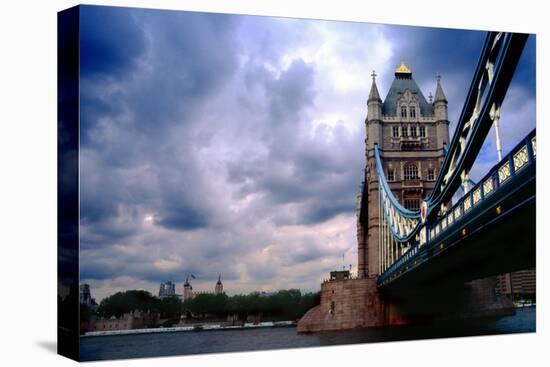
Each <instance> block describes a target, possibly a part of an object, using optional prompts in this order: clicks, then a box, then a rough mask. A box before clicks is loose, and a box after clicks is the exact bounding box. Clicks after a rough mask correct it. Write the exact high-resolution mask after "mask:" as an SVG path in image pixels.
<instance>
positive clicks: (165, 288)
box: [159, 280, 176, 298]
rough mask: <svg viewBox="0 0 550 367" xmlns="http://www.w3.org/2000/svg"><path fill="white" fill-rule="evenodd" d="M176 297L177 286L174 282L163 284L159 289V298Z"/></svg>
mask: <svg viewBox="0 0 550 367" xmlns="http://www.w3.org/2000/svg"><path fill="white" fill-rule="evenodd" d="M175 295H176V284H174V283H173V282H172V281H170V280H169V281H167V282H166V283H161V284H160V288H159V298H166V297H174V296H175Z"/></svg>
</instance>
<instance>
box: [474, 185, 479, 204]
mask: <svg viewBox="0 0 550 367" xmlns="http://www.w3.org/2000/svg"><path fill="white" fill-rule="evenodd" d="M473 197H474V205H476V204H477V203H479V202H480V201H481V187H478V188H477V189H475V191H474V195H473Z"/></svg>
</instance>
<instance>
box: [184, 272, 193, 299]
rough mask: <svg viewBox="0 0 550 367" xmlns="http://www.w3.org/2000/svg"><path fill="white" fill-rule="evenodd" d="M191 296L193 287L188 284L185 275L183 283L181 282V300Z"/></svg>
mask: <svg viewBox="0 0 550 367" xmlns="http://www.w3.org/2000/svg"><path fill="white" fill-rule="evenodd" d="M193 296H194V295H193V287H192V286H191V284H189V277H187V278H185V283H184V284H183V300H184V301H187V300H190V299H192V298H193Z"/></svg>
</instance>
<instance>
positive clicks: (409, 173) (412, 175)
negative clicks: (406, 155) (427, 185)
mask: <svg viewBox="0 0 550 367" xmlns="http://www.w3.org/2000/svg"><path fill="white" fill-rule="evenodd" d="M403 173H404V178H405V180H418V179H419V177H418V167H416V165H415V164H408V165H406V166H405V168H404V172H403Z"/></svg>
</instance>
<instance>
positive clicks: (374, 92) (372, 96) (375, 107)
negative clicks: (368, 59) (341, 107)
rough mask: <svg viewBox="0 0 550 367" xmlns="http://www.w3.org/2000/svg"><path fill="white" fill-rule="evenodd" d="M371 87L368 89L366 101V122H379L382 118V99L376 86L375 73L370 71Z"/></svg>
mask: <svg viewBox="0 0 550 367" xmlns="http://www.w3.org/2000/svg"><path fill="white" fill-rule="evenodd" d="M371 76H372V85H371V87H370V93H369V99H368V100H367V107H368V112H367V120H368V121H371V120H380V118H381V116H382V99H381V98H380V94H379V93H378V87H377V86H376V73H375V72H374V70H373V71H372V74H371Z"/></svg>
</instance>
